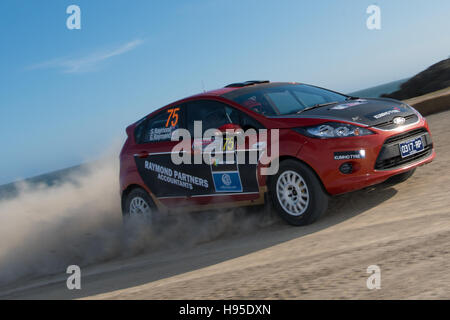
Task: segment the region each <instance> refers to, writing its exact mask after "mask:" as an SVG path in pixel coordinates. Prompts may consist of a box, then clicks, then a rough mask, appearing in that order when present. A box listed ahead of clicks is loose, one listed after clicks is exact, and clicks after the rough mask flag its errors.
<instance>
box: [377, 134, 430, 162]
mask: <svg viewBox="0 0 450 320" xmlns="http://www.w3.org/2000/svg"><path fill="white" fill-rule="evenodd" d="M420 136H423V143H424V149H423V150H422V151H421V152H418V153H416V154H414V155H411V156H409V157H406V158H402V156H401V155H400V149H399V143H400V142H403V141H406V140H409V139H412V138H416V137H420ZM432 151H433V143H432V141H431V137H430V134H429V133H428V131H427V130H426V129H425V128H421V129H416V130H412V131H408V132H405V133H402V134H399V135H395V136H393V137H390V138H388V139H387V140H386V141H385V142H384V144H383V147H382V148H381V151H380V154H379V155H378V158H377V161H376V162H375V170H392V169H396V168H399V167H401V166H403V165H405V164H408V163H411V162H415V161H418V160H421V159H424V158H426V157H428V156H429V155H431V153H432Z"/></svg>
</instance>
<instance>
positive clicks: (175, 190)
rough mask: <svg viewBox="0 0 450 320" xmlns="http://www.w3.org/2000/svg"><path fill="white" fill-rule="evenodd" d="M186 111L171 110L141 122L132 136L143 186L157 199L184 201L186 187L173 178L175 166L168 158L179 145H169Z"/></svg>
mask: <svg viewBox="0 0 450 320" xmlns="http://www.w3.org/2000/svg"><path fill="white" fill-rule="evenodd" d="M184 117H185V107H184V106H183V105H179V106H173V107H169V108H166V109H164V110H162V111H161V112H159V113H157V114H156V115H154V116H152V117H150V118H148V119H146V120H145V121H143V122H142V123H141V124H140V125H139V126H138V127H137V128H136V132H135V139H136V144H135V146H134V158H135V161H136V167H137V170H138V172H139V175H140V176H141V178H142V180H143V182H144V183H145V185H146V186H147V187H148V188H149V189H150V191H151V192H152V193H153V194H154V195H155V196H156V197H157V198H160V197H176V196H178V197H185V196H187V194H188V191H189V186H187V185H186V184H183V183H180V181H178V180H177V177H175V175H177V174H176V172H178V171H177V166H176V165H174V164H173V162H172V159H171V155H172V150H173V148H174V147H175V146H176V145H177V144H178V143H179V142H178V141H172V140H171V137H172V133H173V132H174V131H175V130H177V129H182V128H185V127H184V123H185V119H184Z"/></svg>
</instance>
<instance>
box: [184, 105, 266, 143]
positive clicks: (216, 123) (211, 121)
mask: <svg viewBox="0 0 450 320" xmlns="http://www.w3.org/2000/svg"><path fill="white" fill-rule="evenodd" d="M194 121H202V131H203V132H202V133H204V132H205V131H206V130H208V129H217V128H219V127H221V126H223V125H224V124H228V123H233V124H237V125H240V126H241V127H242V129H244V130H247V129H250V128H253V129H256V130H258V129H262V128H263V126H262V125H261V124H260V123H259V122H258V121H256V120H255V119H253V118H252V117H250V116H248V115H247V114H245V113H244V112H242V111H240V110H238V109H236V108H233V107H230V106H228V105H227V104H225V103H222V102H218V101H212V100H199V101H195V102H191V103H189V104H188V106H187V127H188V129H189V131H190V132H191V135H192V136H193V134H194Z"/></svg>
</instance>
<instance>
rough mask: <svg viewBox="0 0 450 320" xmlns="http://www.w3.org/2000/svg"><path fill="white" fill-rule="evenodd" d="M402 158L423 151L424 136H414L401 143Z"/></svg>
mask: <svg viewBox="0 0 450 320" xmlns="http://www.w3.org/2000/svg"><path fill="white" fill-rule="evenodd" d="M399 148H400V154H401V156H402V158H405V157H409V156H412V155H413V154H416V153H417V152H420V151H423V148H424V145H423V140H422V137H418V138H414V139H411V140H408V141H405V142H401V143H400V144H399Z"/></svg>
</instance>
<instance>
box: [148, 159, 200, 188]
mask: <svg viewBox="0 0 450 320" xmlns="http://www.w3.org/2000/svg"><path fill="white" fill-rule="evenodd" d="M145 169H147V170H150V171H153V172H156V173H157V174H158V175H157V179H158V180H161V181H164V182H167V183H171V184H175V185H177V186H180V187H183V188H186V189H189V190H193V189H194V187H193V185H196V186H200V187H203V188H206V189H207V188H208V180H205V179H202V178H199V177H195V176H192V175H190V174H187V173H183V172H180V171H177V170H174V169H171V168H167V167H165V166H162V165H159V164H157V163H154V162H151V161H147V160H146V161H145Z"/></svg>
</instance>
